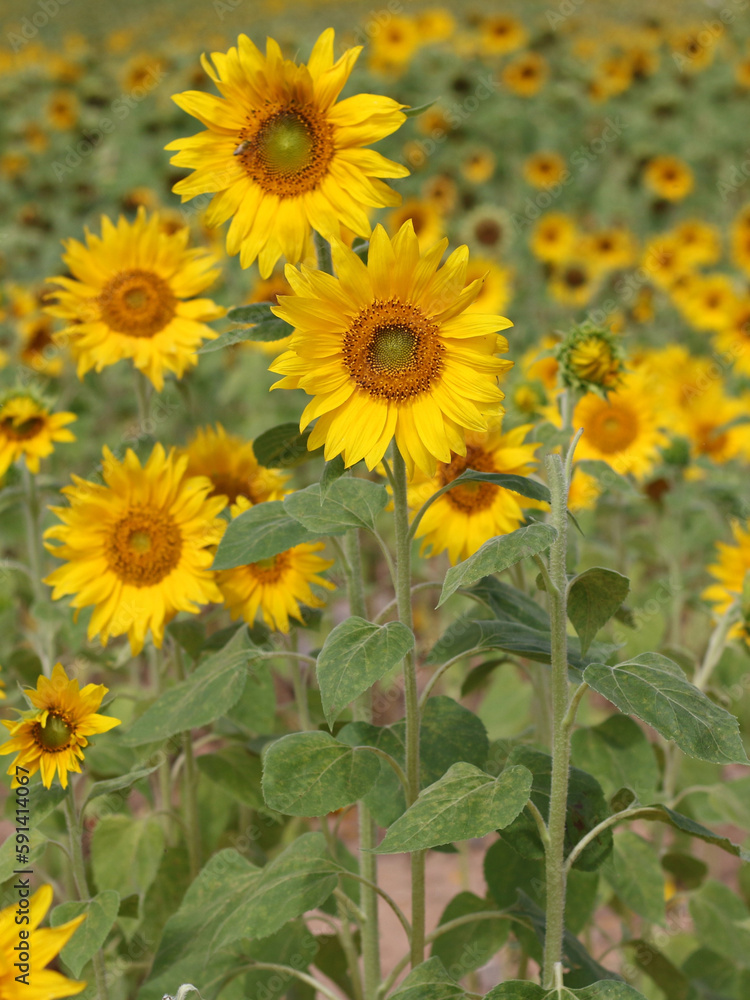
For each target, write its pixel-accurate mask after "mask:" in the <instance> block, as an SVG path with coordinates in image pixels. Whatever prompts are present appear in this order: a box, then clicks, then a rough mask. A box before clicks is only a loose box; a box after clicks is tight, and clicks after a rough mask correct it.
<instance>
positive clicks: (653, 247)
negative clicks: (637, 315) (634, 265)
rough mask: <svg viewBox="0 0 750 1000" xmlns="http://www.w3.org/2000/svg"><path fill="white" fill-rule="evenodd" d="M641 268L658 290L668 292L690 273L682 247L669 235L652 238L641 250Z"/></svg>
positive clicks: (688, 263)
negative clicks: (662, 289)
mask: <svg viewBox="0 0 750 1000" xmlns="http://www.w3.org/2000/svg"><path fill="white" fill-rule="evenodd" d="M641 266H642V267H643V269H644V270H645V271H646V272H647V274H648V276H649V278H650V280H651V281H652V282H653V283H654V284H655V285H657V286H658V287H659V288H664V289H667V290H669V289H670V288H672V287H673V286H674V285H675V283H676V282H677V281H679V280H680V279H681V278H683V277H684V276H685V275H686V274H688V273H689V272H690V267H691V265H690V262H689V260H688V258H687V257H686V255H685V249H684V247H683V245H682V244H681V243H680V242H679V241H678V240H677V238H676V237H675V236H673V235H670V234H669V233H666V234H662V235H659V236H653V237H652V238H651V239H650V240H649V241H648V242H647V243H646V245H645V246H644V248H643V256H642V258H641Z"/></svg>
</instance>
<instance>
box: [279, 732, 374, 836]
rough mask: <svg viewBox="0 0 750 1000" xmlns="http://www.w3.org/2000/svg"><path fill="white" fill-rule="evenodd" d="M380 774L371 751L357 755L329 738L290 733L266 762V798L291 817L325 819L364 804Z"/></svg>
mask: <svg viewBox="0 0 750 1000" xmlns="http://www.w3.org/2000/svg"><path fill="white" fill-rule="evenodd" d="M379 774H380V760H379V758H378V757H377V755H376V754H374V753H373V752H372V750H369V749H366V748H358V749H353V748H352V747H351V746H348V745H347V744H346V743H340V742H339V741H338V740H336V739H334V738H333V736H330V735H329V734H328V733H324V732H319V731H316V732H306V733H291V734H290V735H289V736H283V737H282V738H281V739H280V740H276V741H275V742H274V743H272V744H271V745H270V746H269V748H268V750H267V751H266V754H265V757H264V758H263V795H264V797H265V800H266V803H267V805H268V806H270V808H271V809H276V810H278V812H282V813H286V814H287V815H288V816H325V815H326V814H327V813H329V812H333V811H334V810H336V809H341V808H343V806H348V805H351V803H352V802H356V801H357V799H360V798H362V797H363V796H364V795H365V794H366V793H367V792H368V791H369V790H370V788H371V787H372V786H373V784H374V783H375V781H376V779H377V778H378V776H379Z"/></svg>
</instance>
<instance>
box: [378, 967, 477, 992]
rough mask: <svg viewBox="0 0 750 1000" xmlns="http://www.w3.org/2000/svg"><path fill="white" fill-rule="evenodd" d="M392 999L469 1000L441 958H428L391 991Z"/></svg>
mask: <svg viewBox="0 0 750 1000" xmlns="http://www.w3.org/2000/svg"><path fill="white" fill-rule="evenodd" d="M391 1000H467V994H466V993H465V992H464V990H462V989H461V987H460V986H459V985H458V983H457V982H455V980H453V979H451V977H450V976H449V975H448V973H447V972H446V971H445V967H444V966H443V963H442V962H441V961H440V959H439V958H428V959H427V961H426V962H422V964H421V965H418V966H417V967H416V969H413V970H412V971H411V972H410V973H409V975H408V976H407V977H406V979H405V980H404V981H403V983H401V985H400V986H399V988H398V989H397V990H396V992H395V993H391Z"/></svg>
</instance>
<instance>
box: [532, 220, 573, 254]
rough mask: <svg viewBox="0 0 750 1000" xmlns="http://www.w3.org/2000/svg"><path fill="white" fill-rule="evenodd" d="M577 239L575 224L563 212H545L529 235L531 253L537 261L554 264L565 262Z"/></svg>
mask: <svg viewBox="0 0 750 1000" xmlns="http://www.w3.org/2000/svg"><path fill="white" fill-rule="evenodd" d="M577 239H578V230H577V228H576V224H575V222H573V220H572V219H571V218H570V216H569V215H566V214H565V213H564V212H547V214H546V215H543V216H542V217H541V219H539V221H538V222H537V223H536V224H535V226H534V229H533V230H532V233H531V240H530V245H531V252H532V253H533V254H534V256H535V257H537V258H538V259H539V260H543V261H545V262H550V263H555V262H557V261H562V260H566V259H567V258H568V257H570V255H571V253H572V252H573V248H574V247H575V245H576V241H577Z"/></svg>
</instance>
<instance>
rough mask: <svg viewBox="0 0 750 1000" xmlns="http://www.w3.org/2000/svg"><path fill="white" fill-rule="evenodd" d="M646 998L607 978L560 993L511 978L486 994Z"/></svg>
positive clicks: (550, 999)
mask: <svg viewBox="0 0 750 1000" xmlns="http://www.w3.org/2000/svg"><path fill="white" fill-rule="evenodd" d="M568 998H571V1000H645V998H644V996H643V994H642V993H639V992H638V990H634V989H633V987H632V986H628V985H627V983H616V982H613V980H611V979H605V980H604V981H603V982H601V983H593V984H592V985H591V986H584V988H583V989H582V990H571V989H569V988H568V987H565V988H564V989H563V991H562V993H560V991H559V990H557V989H552V990H546V989H544V987H542V986H537V985H536V983H529V982H527V981H526V980H521V979H510V980H508V981H507V982H505V983H501V984H500V986H496V987H495V988H494V990H490V992H489V993H487V994H486V996H485V998H484V1000H568Z"/></svg>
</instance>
